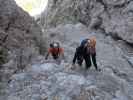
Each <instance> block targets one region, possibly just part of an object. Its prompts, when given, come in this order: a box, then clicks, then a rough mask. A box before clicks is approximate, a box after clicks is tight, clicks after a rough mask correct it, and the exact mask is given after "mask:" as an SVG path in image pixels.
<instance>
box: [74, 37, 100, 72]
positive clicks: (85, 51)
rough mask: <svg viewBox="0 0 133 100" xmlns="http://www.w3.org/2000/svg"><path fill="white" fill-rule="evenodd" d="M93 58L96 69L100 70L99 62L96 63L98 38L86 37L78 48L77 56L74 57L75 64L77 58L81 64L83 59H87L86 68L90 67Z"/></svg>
mask: <svg viewBox="0 0 133 100" xmlns="http://www.w3.org/2000/svg"><path fill="white" fill-rule="evenodd" d="M91 58H92V62H93V64H94V66H95V69H96V70H98V68H97V63H96V38H95V37H91V38H88V39H84V40H83V41H82V42H81V45H80V46H79V47H77V48H76V52H75V56H74V58H73V64H75V62H76V60H77V63H78V64H79V65H80V66H81V65H82V62H83V60H85V63H86V69H88V68H90V67H91Z"/></svg>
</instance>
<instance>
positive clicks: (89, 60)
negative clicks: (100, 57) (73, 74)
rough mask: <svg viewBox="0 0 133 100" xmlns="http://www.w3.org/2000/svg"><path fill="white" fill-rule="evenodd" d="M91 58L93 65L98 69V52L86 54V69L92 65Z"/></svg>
mask: <svg viewBox="0 0 133 100" xmlns="http://www.w3.org/2000/svg"><path fill="white" fill-rule="evenodd" d="M91 58H92V62H93V65H94V67H95V69H96V70H97V63H96V54H87V55H85V56H84V59H85V63H86V69H88V68H90V67H91Z"/></svg>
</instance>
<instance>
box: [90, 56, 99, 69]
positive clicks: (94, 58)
mask: <svg viewBox="0 0 133 100" xmlns="http://www.w3.org/2000/svg"><path fill="white" fill-rule="evenodd" d="M91 57H92V62H93V64H94V66H95V69H96V70H98V68H97V62H96V54H91Z"/></svg>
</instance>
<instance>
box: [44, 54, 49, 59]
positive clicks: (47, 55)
mask: <svg viewBox="0 0 133 100" xmlns="http://www.w3.org/2000/svg"><path fill="white" fill-rule="evenodd" d="M48 57H49V52H48V53H47V54H46V57H45V60H47V59H48Z"/></svg>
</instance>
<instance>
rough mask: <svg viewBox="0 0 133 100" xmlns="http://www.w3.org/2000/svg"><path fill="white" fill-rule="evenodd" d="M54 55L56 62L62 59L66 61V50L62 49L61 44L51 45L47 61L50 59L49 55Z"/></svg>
mask: <svg viewBox="0 0 133 100" xmlns="http://www.w3.org/2000/svg"><path fill="white" fill-rule="evenodd" d="M50 54H51V55H52V57H53V59H54V60H59V59H61V57H62V58H63V59H64V49H63V48H61V47H60V44H59V42H53V43H50V47H49V48H48V53H47V55H46V57H45V60H47V59H48V56H49V55H50Z"/></svg>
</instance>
